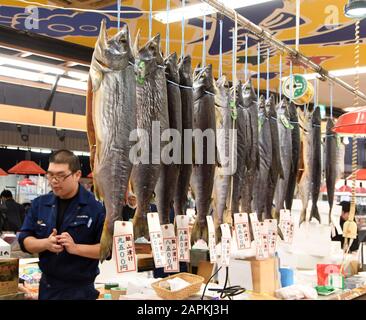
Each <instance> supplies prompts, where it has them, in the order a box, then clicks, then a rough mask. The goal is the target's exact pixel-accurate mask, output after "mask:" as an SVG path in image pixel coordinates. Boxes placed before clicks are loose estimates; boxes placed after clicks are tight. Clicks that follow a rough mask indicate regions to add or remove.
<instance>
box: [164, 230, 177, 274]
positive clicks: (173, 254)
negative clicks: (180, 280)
mask: <svg viewBox="0 0 366 320" xmlns="http://www.w3.org/2000/svg"><path fill="white" fill-rule="evenodd" d="M161 230H162V233H163V242H164V250H165V257H166V264H165V266H164V272H167V273H168V272H179V262H178V246H177V238H176V236H175V233H174V226H173V225H172V224H164V225H162V226H161Z"/></svg>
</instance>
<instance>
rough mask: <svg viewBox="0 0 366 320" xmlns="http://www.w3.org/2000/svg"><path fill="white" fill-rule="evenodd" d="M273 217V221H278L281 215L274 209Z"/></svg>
mask: <svg viewBox="0 0 366 320" xmlns="http://www.w3.org/2000/svg"><path fill="white" fill-rule="evenodd" d="M271 216H272V219H277V220H278V221H279V219H280V213H279V211H277V210H276V208H275V207H273V208H272V210H271Z"/></svg>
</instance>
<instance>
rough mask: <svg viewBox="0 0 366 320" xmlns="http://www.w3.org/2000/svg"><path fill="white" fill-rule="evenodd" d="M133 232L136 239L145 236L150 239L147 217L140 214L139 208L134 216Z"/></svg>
mask: <svg viewBox="0 0 366 320" xmlns="http://www.w3.org/2000/svg"><path fill="white" fill-rule="evenodd" d="M132 223H133V234H134V237H135V239H137V238H141V237H145V238H146V239H148V240H149V239H150V236H149V228H148V226H147V219H146V218H144V217H143V216H141V215H140V214H138V212H137V210H136V213H135V215H134V217H133V221H132Z"/></svg>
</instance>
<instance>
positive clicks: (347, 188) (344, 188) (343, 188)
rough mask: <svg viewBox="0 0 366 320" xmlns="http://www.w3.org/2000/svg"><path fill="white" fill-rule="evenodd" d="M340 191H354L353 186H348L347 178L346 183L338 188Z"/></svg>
mask: <svg viewBox="0 0 366 320" xmlns="http://www.w3.org/2000/svg"><path fill="white" fill-rule="evenodd" d="M337 191H338V192H352V188H351V187H350V186H347V180H344V185H343V186H341V187H339V188H338V189H337Z"/></svg>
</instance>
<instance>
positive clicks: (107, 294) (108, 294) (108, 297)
mask: <svg viewBox="0 0 366 320" xmlns="http://www.w3.org/2000/svg"><path fill="white" fill-rule="evenodd" d="M104 300H112V295H111V294H110V293H105V294H104Z"/></svg>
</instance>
